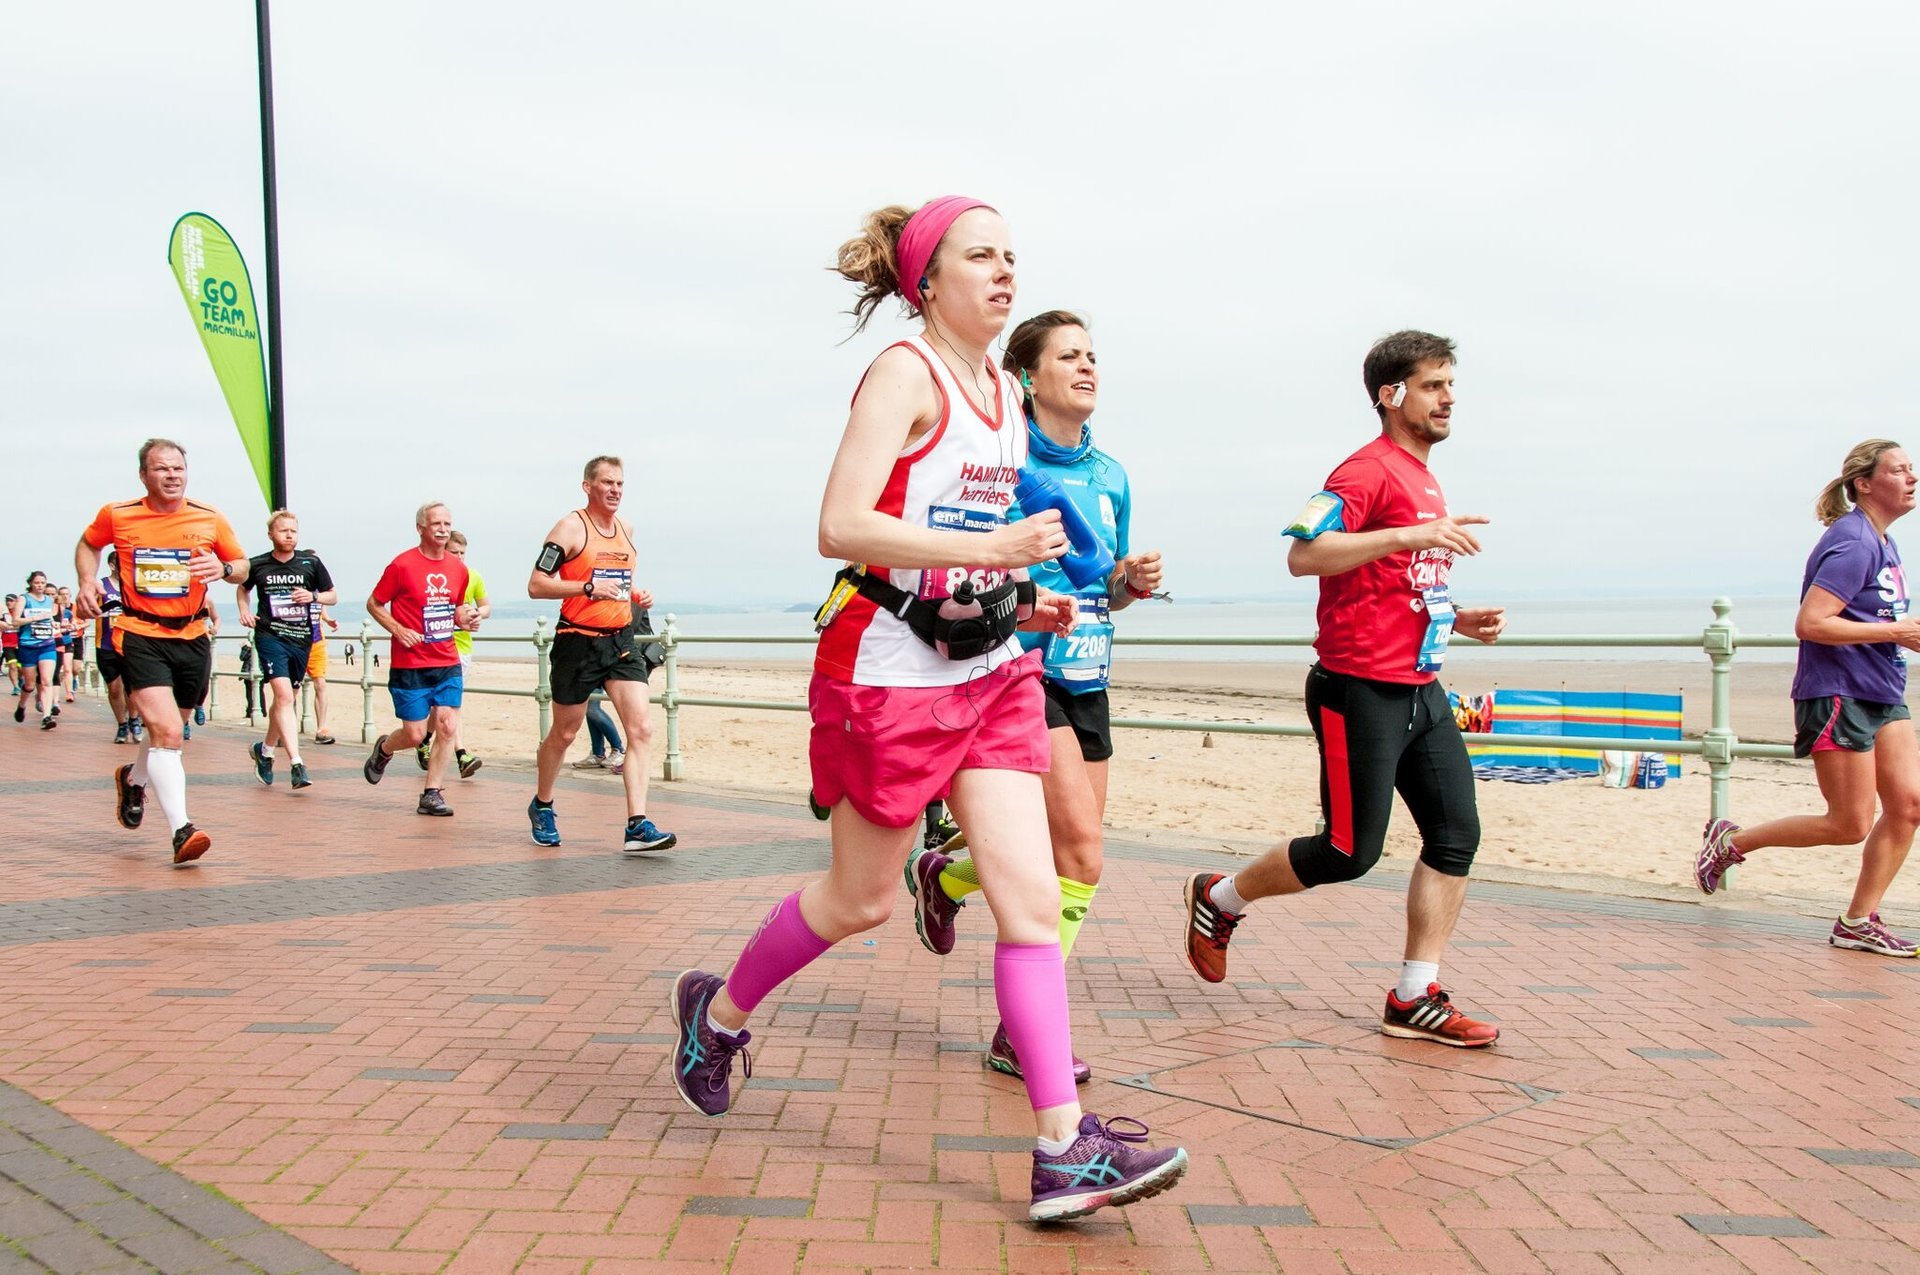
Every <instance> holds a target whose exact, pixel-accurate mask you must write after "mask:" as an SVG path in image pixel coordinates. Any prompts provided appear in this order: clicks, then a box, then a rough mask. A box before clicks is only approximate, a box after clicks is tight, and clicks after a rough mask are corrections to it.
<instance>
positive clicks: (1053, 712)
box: [1042, 682, 1113, 761]
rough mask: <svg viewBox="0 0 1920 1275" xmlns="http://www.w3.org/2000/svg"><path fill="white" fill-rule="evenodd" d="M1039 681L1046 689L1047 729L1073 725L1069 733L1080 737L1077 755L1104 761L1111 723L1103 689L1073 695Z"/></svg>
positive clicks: (1108, 749) (1108, 754) (1110, 743)
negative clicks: (1078, 753)
mask: <svg viewBox="0 0 1920 1275" xmlns="http://www.w3.org/2000/svg"><path fill="white" fill-rule="evenodd" d="M1042 684H1043V685H1044V686H1045V687H1046V691H1047V729H1048V730H1058V729H1059V728H1060V727H1062V726H1071V727H1073V737H1074V738H1075V739H1077V740H1079V741H1080V756H1081V757H1083V758H1085V759H1086V760H1087V761H1105V760H1107V759H1108V758H1109V757H1111V756H1113V725H1112V721H1111V718H1110V716H1109V714H1108V712H1107V693H1106V691H1105V690H1098V691H1087V692H1085V693H1083V694H1080V695H1075V694H1074V693H1073V692H1072V691H1069V690H1063V689H1062V688H1060V687H1058V686H1055V685H1054V684H1053V683H1052V682H1044V683H1042Z"/></svg>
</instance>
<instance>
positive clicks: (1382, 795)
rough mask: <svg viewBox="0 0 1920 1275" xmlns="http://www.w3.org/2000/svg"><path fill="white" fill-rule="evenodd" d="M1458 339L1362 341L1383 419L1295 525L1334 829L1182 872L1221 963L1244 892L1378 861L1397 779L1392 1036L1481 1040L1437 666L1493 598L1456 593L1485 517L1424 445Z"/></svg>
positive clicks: (1191, 958) (1456, 792)
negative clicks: (1471, 1010)
mask: <svg viewBox="0 0 1920 1275" xmlns="http://www.w3.org/2000/svg"><path fill="white" fill-rule="evenodd" d="M1453 365H1454V359H1453V342H1451V341H1449V340H1447V339H1446V338H1445V337H1438V336H1434V335H1432V334H1431V333H1427V332H1396V333H1394V334H1393V335H1392V336H1388V337H1383V338H1381V339H1380V340H1379V341H1378V342H1376V343H1375V344H1374V347H1373V348H1372V349H1371V350H1369V351H1368V352H1367V358H1366V363H1365V365H1364V373H1365V377H1366V386H1367V396H1368V397H1369V398H1370V399H1371V400H1372V401H1373V406H1374V411H1375V412H1376V413H1378V415H1379V417H1380V421H1381V424H1382V426H1383V429H1382V431H1381V434H1380V436H1379V437H1378V438H1376V439H1374V440H1373V441H1372V442H1371V443H1368V444H1367V445H1366V446H1365V447H1363V448H1361V449H1360V450H1359V451H1357V452H1355V453H1354V454H1353V455H1352V456H1349V457H1348V458H1347V459H1346V460H1345V461H1343V462H1341V464H1340V467H1339V468H1338V469H1336V470H1334V471H1333V476H1332V477H1330V478H1329V479H1327V485H1326V488H1325V490H1323V491H1321V492H1319V493H1318V494H1317V495H1315V496H1314V497H1313V499H1312V500H1310V501H1309V502H1308V503H1307V507H1306V510H1305V511H1304V512H1303V513H1302V514H1301V516H1300V518H1299V520H1298V521H1297V522H1295V523H1294V524H1293V525H1292V526H1290V527H1288V528H1287V530H1286V534H1287V535H1288V536H1290V537H1292V538H1293V540H1294V544H1293V547H1292V548H1291V549H1290V550H1288V552H1287V568H1288V570H1290V571H1291V572H1292V573H1293V574H1294V575H1296V576H1301V575H1312V576H1318V577H1320V608H1319V622H1320V632H1319V635H1318V636H1317V637H1316V638H1315V639H1314V650H1315V651H1316V652H1317V653H1318V655H1319V657H1320V659H1319V663H1317V664H1315V665H1314V666H1313V668H1312V669H1311V670H1310V671H1309V672H1308V674H1307V693H1306V699H1307V717H1308V719H1309V720H1310V721H1311V722H1312V723H1313V735H1314V739H1315V740H1316V741H1317V742H1318V744H1319V746H1320V794H1321V803H1322V815H1323V818H1324V821H1325V825H1326V827H1325V830H1324V831H1322V832H1320V833H1318V834H1316V835H1314V836H1311V837H1295V838H1294V839H1293V840H1292V841H1290V842H1283V843H1281V844H1280V845H1277V846H1275V847H1274V848H1273V849H1271V850H1269V851H1268V852H1267V853H1266V854H1264V855H1262V856H1261V857H1260V858H1259V859H1258V860H1256V861H1255V862H1254V863H1253V864H1252V866H1250V867H1247V868H1244V869H1242V870H1241V871H1239V872H1237V873H1234V874H1233V875H1231V876H1227V875H1224V874H1222V873H1217V872H1200V873H1196V874H1195V875H1194V876H1192V877H1191V878H1189V879H1188V881H1187V885H1186V894H1187V936H1186V946H1187V961H1188V963H1189V964H1191V965H1192V966H1193V968H1194V972H1195V973H1197V974H1199V975H1200V977H1201V978H1204V979H1206V980H1207V981H1208V982H1211V983H1218V982H1220V981H1221V980H1222V979H1224V978H1225V977H1226V972H1227V944H1228V942H1229V941H1230V940H1231V939H1232V937H1233V929H1234V926H1236V925H1237V924H1239V922H1240V919H1241V917H1242V916H1243V915H1244V914H1245V912H1246V910H1247V905H1248V904H1249V903H1251V902H1253V901H1254V900H1255V899H1264V898H1267V897H1268V896H1270V895H1275V894H1298V893H1299V892H1300V891H1302V890H1306V889H1310V888H1312V887H1314V886H1317V885H1325V884H1327V883H1329V882H1333V881H1352V880H1355V879H1357V878H1359V877H1361V876H1363V875H1365V874H1366V873H1367V872H1368V871H1369V870H1370V869H1371V868H1372V867H1373V865H1374V864H1375V863H1377V862H1379V859H1380V851H1381V848H1382V846H1383V844H1384V843H1385V841H1386V835H1387V819H1388V816H1389V815H1390V814H1391V813H1392V810H1393V794H1394V792H1395V791H1396V790H1397V791H1398V792H1399V793H1400V796H1401V799H1402V800H1404V801H1405V802H1406V804H1407V811H1408V813H1410V814H1411V815H1412V816H1413V821H1414V823H1415V824H1417V825H1418V826H1419V828H1420V839H1421V848H1420V861H1419V862H1418V863H1417V864H1415V865H1414V869H1413V876H1412V879H1411V880H1410V881H1409V882H1408V885H1407V937H1406V946H1405V948H1404V949H1403V957H1402V960H1401V963H1400V981H1399V984H1398V986H1396V987H1395V988H1394V989H1393V990H1392V991H1390V992H1388V993H1387V1002H1386V1010H1385V1012H1384V1013H1383V1015H1382V1017H1381V1024H1380V1030H1381V1031H1382V1032H1384V1033H1385V1034H1387V1035H1389V1036H1401V1037H1407V1038H1410V1039H1416V1040H1430V1041H1435V1042H1437V1043H1439V1044H1443V1045H1454V1046H1459V1047H1462V1048H1476V1047H1479V1046H1484V1045H1491V1044H1492V1043H1493V1042H1494V1041H1495V1040H1496V1039H1498V1038H1499V1035H1500V1032H1499V1029H1498V1028H1496V1027H1494V1026H1493V1025H1492V1024H1490V1023H1482V1022H1476V1021H1475V1020H1473V1019H1471V1018H1468V1017H1467V1016H1466V1015H1465V1014H1463V1013H1461V1012H1460V1010H1459V1009H1457V1008H1456V1007H1455V1006H1454V1005H1453V1004H1452V1003H1451V1001H1450V1000H1449V999H1448V996H1447V992H1446V990H1445V989H1444V988H1443V987H1442V986H1441V985H1440V956H1441V953H1442V952H1443V951H1445V949H1446V945H1447V939H1448V938H1449V936H1451V935H1452V933H1453V927H1454V923H1455V922H1456V921H1458V920H1459V918H1460V908H1461V905H1462V904H1463V903H1465V901H1466V897H1467V871H1468V869H1469V868H1470V867H1471V866H1472V864H1473V856H1474V852H1475V851H1476V850H1478V849H1479V846H1480V813H1479V810H1478V808H1477V806H1476V804H1475V800H1474V791H1473V766H1472V764H1471V763H1470V762H1469V761H1468V760H1467V749H1466V744H1465V742H1464V741H1462V740H1461V738H1460V731H1459V729H1458V727H1456V726H1455V725H1454V720H1453V710H1452V708H1451V706H1450V705H1449V704H1448V702H1447V693H1446V691H1445V690H1444V689H1442V688H1441V686H1440V682H1439V678H1438V675H1439V671H1440V666H1441V663H1442V661H1444V660H1445V658H1446V653H1447V641H1448V639H1449V638H1450V637H1452V635H1453V634H1455V633H1460V634H1463V635H1465V636H1467V637H1470V638H1474V639H1476V640H1478V641H1481V642H1488V643H1491V642H1493V641H1494V640H1495V639H1497V638H1498V637H1499V636H1500V631H1501V630H1502V629H1503V628H1504V627H1506V612H1505V610H1504V609H1503V608H1500V607H1455V606H1454V605H1453V602H1452V599H1451V597H1450V596H1449V594H1448V577H1449V576H1450V574H1451V573H1452V569H1453V563H1454V559H1455V558H1456V557H1458V556H1460V555H1462V554H1467V555H1472V554H1477V553H1479V552H1480V542H1479V540H1477V539H1476V538H1475V537H1474V535H1473V532H1472V531H1470V530H1469V528H1470V527H1472V526H1474V525H1475V524H1479V523H1484V522H1486V521H1487V520H1486V519H1485V518H1482V517H1478V516H1475V515H1470V514H1460V515H1457V516H1456V515H1454V514H1451V513H1449V512H1448V510H1447V502H1446V497H1444V496H1443V495H1441V494H1440V483H1439V480H1438V479H1436V478H1435V477H1434V476H1433V474H1432V473H1431V472H1430V471H1429V470H1428V469H1427V453H1428V452H1429V451H1430V450H1431V449H1432V447H1433V445H1434V444H1435V443H1438V442H1441V441H1442V440H1444V439H1445V438H1447V436H1448V435H1449V434H1450V433H1451V431H1452V428H1453V402H1454V398H1453Z"/></svg>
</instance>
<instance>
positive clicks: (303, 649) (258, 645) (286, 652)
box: [253, 628, 313, 686]
mask: <svg viewBox="0 0 1920 1275" xmlns="http://www.w3.org/2000/svg"><path fill="white" fill-rule="evenodd" d="M253 648H254V650H256V651H258V652H259V653H260V676H261V677H263V678H265V679H266V680H267V681H269V682H271V681H272V680H273V679H274V678H276V677H284V678H286V679H287V680H288V681H289V682H291V683H293V685H295V686H298V685H300V683H301V681H302V680H303V679H305V677H306V676H307V655H308V654H309V653H310V652H311V651H312V649H313V643H312V642H296V641H294V640H293V639H292V638H285V637H281V636H280V635H279V634H278V633H275V632H273V631H272V630H271V629H266V628H260V629H255V630H254V634H253Z"/></svg>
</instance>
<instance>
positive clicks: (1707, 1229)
mask: <svg viewBox="0 0 1920 1275" xmlns="http://www.w3.org/2000/svg"><path fill="white" fill-rule="evenodd" d="M1680 1220H1681V1221H1683V1222H1685V1223H1686V1224H1687V1225H1688V1226H1691V1227H1692V1228H1693V1229H1694V1230H1696V1231H1698V1232H1700V1233H1701V1234H1702V1235H1751V1236H1758V1237H1762V1238H1767V1239H1776V1240H1817V1239H1821V1238H1823V1236H1822V1233H1821V1232H1820V1231H1818V1230H1816V1229H1814V1228H1813V1227H1812V1226H1809V1225H1808V1224H1807V1223H1805V1222H1802V1221H1801V1220H1800V1219H1799V1218H1797V1217H1766V1216H1763V1215H1758V1214H1750V1213H1682V1214H1681V1215H1680Z"/></svg>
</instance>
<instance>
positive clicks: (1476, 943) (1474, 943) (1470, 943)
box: [1452, 939, 1513, 947]
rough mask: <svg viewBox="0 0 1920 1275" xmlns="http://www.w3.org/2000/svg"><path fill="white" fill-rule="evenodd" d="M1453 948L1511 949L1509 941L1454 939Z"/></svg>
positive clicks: (1511, 944)
mask: <svg viewBox="0 0 1920 1275" xmlns="http://www.w3.org/2000/svg"><path fill="white" fill-rule="evenodd" d="M1452 946H1454V947H1512V946H1513V941H1512V940H1511V939H1455V940H1454V941H1453V944H1452Z"/></svg>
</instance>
